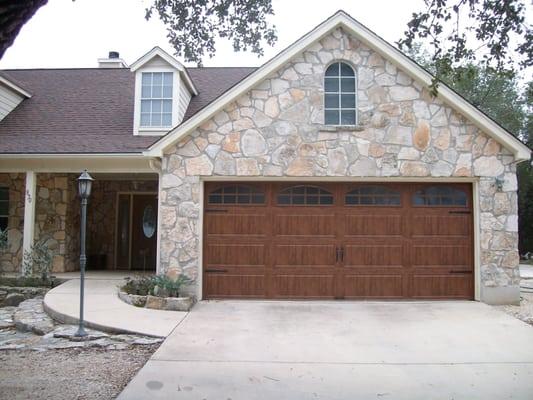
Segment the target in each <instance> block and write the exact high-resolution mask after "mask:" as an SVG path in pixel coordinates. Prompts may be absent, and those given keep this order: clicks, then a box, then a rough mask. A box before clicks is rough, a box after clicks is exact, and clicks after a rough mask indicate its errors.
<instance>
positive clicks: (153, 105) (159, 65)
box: [130, 47, 198, 136]
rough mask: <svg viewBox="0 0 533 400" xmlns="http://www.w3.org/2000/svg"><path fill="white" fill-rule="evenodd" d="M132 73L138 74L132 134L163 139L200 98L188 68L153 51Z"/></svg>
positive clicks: (154, 49) (141, 59)
mask: <svg viewBox="0 0 533 400" xmlns="http://www.w3.org/2000/svg"><path fill="white" fill-rule="evenodd" d="M130 70H131V72H133V73H135V103H134V109H133V134H134V135H149V136H162V135H164V134H166V133H168V131H169V130H170V129H172V128H174V127H176V126H178V125H179V124H180V123H181V122H182V121H183V117H184V116H185V112H186V111H187V108H188V107H189V103H190V101H191V98H192V96H195V95H197V94H198V90H196V87H195V86H194V83H193V82H192V80H191V77H190V76H189V74H188V73H187V70H186V69H185V67H184V66H183V65H181V63H180V62H179V61H178V60H176V59H175V58H174V57H172V56H171V55H170V54H168V53H165V52H164V51H163V50H162V49H160V48H159V47H154V48H153V49H152V50H150V51H149V52H148V53H146V54H145V55H144V56H142V57H141V58H139V59H138V60H137V61H135V62H134V63H133V64H132V65H131V67H130Z"/></svg>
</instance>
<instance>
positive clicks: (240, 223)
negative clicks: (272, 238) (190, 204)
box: [205, 213, 268, 237]
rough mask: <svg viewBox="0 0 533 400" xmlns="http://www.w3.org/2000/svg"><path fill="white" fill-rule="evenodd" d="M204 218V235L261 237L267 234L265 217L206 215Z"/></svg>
mask: <svg viewBox="0 0 533 400" xmlns="http://www.w3.org/2000/svg"><path fill="white" fill-rule="evenodd" d="M208 216H209V217H208V218H206V224H205V226H206V235H207V236H209V235H219V236H235V235H243V236H244V235H246V236H250V235H252V236H261V237H264V236H266V234H267V227H268V223H267V215H266V214H265V213H250V214H244V213H243V214H208Z"/></svg>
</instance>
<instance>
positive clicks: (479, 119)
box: [145, 11, 531, 161]
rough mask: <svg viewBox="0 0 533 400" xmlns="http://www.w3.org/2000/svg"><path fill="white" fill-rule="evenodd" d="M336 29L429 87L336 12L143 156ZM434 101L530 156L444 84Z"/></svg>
mask: <svg viewBox="0 0 533 400" xmlns="http://www.w3.org/2000/svg"><path fill="white" fill-rule="evenodd" d="M337 28H342V29H344V30H345V31H346V32H347V33H348V34H351V35H353V36H354V37H356V38H357V39H358V40H360V41H361V42H362V43H363V44H365V45H366V46H368V47H369V48H371V49H373V50H374V51H376V52H377V53H378V54H380V55H381V56H382V57H384V58H385V59H387V60H389V61H391V62H392V63H393V64H395V65H396V66H397V67H398V68H399V69H401V70H402V71H403V72H405V73H407V74H408V75H409V76H410V77H411V78H413V79H414V80H415V81H418V82H419V83H421V84H423V85H426V86H428V85H430V84H431V81H432V76H431V74H429V73H428V72H427V71H425V70H424V69H423V68H422V67H420V66H419V65H418V64H416V63H415V62H414V61H413V60H411V59H410V58H408V57H407V56H405V55H404V54H403V53H402V52H401V51H399V50H398V49H396V48H395V47H393V46H392V45H390V44H389V43H387V42H386V41H385V40H383V39H382V38H380V37H379V36H377V35H376V34H375V33H374V32H372V31H370V30H369V29H368V28H366V27H365V26H363V25H362V24H360V23H359V22H357V21H356V20H354V19H353V18H352V17H351V16H349V15H348V14H346V13H345V12H344V11H338V12H337V13H336V14H334V15H333V16H332V17H330V18H329V19H327V20H326V21H324V22H323V23H322V24H320V25H319V26H317V27H316V28H315V29H313V30H312V31H310V32H309V33H307V34H306V35H304V36H303V37H302V38H300V39H299V40H298V41H296V42H295V43H294V44H292V45H291V46H289V47H287V48H286V49H285V50H283V51H282V52H281V53H279V54H278V55H277V56H275V57H274V58H272V59H271V60H270V61H268V62H267V63H265V64H264V65H262V66H261V67H260V68H258V69H257V70H256V71H255V72H253V73H252V74H250V75H249V76H248V77H246V78H245V79H243V80H242V81H241V82H240V83H238V84H237V85H235V86H234V87H232V88H230V89H229V90H228V91H227V92H225V93H224V94H223V95H221V96H220V97H219V98H217V99H216V100H215V101H213V102H212V103H211V104H209V105H208V106H206V107H205V108H204V109H202V110H200V111H199V112H198V113H196V114H195V115H194V116H192V117H191V118H190V119H189V120H187V121H186V122H184V123H182V124H181V125H179V126H177V127H175V128H174V129H172V130H170V131H169V133H167V134H166V135H165V136H163V137H162V138H161V139H159V140H158V141H157V142H155V143H154V144H153V145H152V146H151V147H150V148H149V150H148V151H147V152H145V154H147V155H149V156H161V155H162V154H163V151H164V150H165V149H167V148H168V147H170V146H172V145H173V144H175V143H176V142H178V141H179V140H180V139H181V138H183V137H184V136H186V135H187V134H189V133H190V132H192V131H193V130H194V129H195V128H196V127H198V126H199V125H201V124H202V123H203V122H205V121H206V120H207V119H209V118H210V117H212V116H214V114H215V113H216V112H218V111H219V110H221V109H223V108H224V107H225V106H226V105H228V104H229V103H231V102H232V101H234V100H236V99H237V98H238V97H239V96H240V95H242V94H244V93H246V92H247V91H248V90H251V89H252V88H253V87H254V86H256V85H258V84H259V83H260V82H261V81H262V80H264V79H265V78H266V77H267V76H269V75H270V74H271V73H273V72H275V71H276V70H278V69H279V68H281V67H282V66H283V65H284V64H285V63H287V62H288V61H289V60H290V59H292V58H293V57H294V56H296V55H298V54H299V53H301V52H303V51H304V50H306V49H307V48H309V47H310V46H312V45H313V44H314V43H315V42H317V41H319V40H321V39H322V38H323V37H325V36H326V35H328V34H329V33H331V32H332V31H333V30H335V29H337ZM438 98H439V99H440V100H442V101H443V102H445V103H446V104H448V105H450V106H451V107H452V108H454V109H456V110H457V111H459V112H460V113H461V114H464V115H466V116H467V117H468V118H469V119H470V120H471V122H472V123H474V124H475V125H476V126H477V127H478V128H479V129H481V130H482V131H484V132H486V133H487V134H488V135H489V136H491V137H492V138H494V139H495V140H497V141H498V142H499V143H501V144H502V145H503V146H504V147H506V148H507V149H509V150H510V151H511V152H512V153H513V155H514V156H515V159H516V160H517V161H520V160H526V159H529V157H530V152H531V151H530V149H529V148H528V147H527V146H526V145H524V144H523V143H522V142H520V141H519V140H518V139H517V138H516V137H514V136H513V135H512V134H511V133H509V132H508V131H506V130H505V129H503V128H502V127H501V126H500V125H498V124H497V123H496V122H495V121H493V120H492V119H491V118H489V117H488V116H487V115H485V114H484V113H483V112H481V111H480V110H479V109H477V108H476V107H474V106H473V105H472V104H470V103H469V102H468V101H466V100H465V99H464V98H463V97H461V96H460V95H459V94H457V93H456V92H454V91H453V90H452V89H450V88H449V87H447V86H445V85H441V87H440V90H439V94H438Z"/></svg>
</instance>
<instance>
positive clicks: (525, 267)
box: [520, 264, 533, 279]
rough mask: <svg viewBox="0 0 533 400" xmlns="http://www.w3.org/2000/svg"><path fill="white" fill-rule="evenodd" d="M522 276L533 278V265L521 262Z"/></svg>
mask: <svg viewBox="0 0 533 400" xmlns="http://www.w3.org/2000/svg"><path fill="white" fill-rule="evenodd" d="M520 278H522V279H533V265H529V264H520Z"/></svg>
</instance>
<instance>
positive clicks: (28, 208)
mask: <svg viewBox="0 0 533 400" xmlns="http://www.w3.org/2000/svg"><path fill="white" fill-rule="evenodd" d="M36 187H37V176H36V174H35V172H34V171H27V172H26V187H25V191H24V233H23V234H24V236H23V241H22V248H23V251H24V255H23V258H22V268H21V272H22V275H29V274H30V273H31V271H28V270H27V265H28V263H26V262H25V261H26V254H27V253H29V252H30V251H31V246H32V245H33V239H34V233H35V202H36V198H35V189H36Z"/></svg>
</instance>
